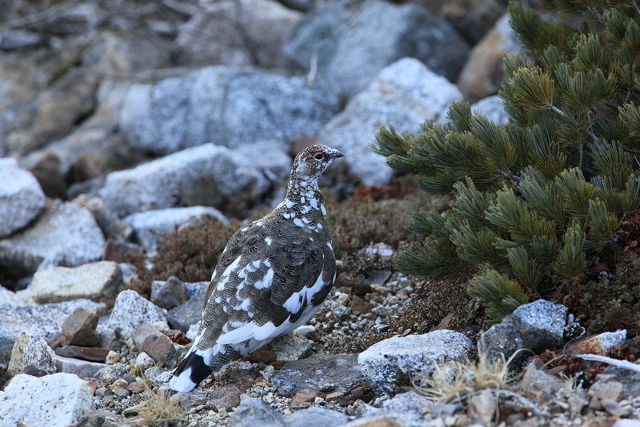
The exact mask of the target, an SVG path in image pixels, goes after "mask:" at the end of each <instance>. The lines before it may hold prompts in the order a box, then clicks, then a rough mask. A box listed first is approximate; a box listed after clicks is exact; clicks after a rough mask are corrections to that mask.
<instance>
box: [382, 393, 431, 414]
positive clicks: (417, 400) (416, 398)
mask: <svg viewBox="0 0 640 427" xmlns="http://www.w3.org/2000/svg"><path fill="white" fill-rule="evenodd" d="M429 403H430V401H429V399H427V398H426V397H424V396H423V395H421V394H419V393H417V392H416V391H409V392H407V393H400V394H397V395H395V396H394V397H393V398H392V399H389V400H385V401H384V402H383V403H382V409H383V410H384V411H385V412H395V413H405V414H411V415H415V417H417V418H420V417H423V416H424V412H425V410H426V408H427V407H428V405H429Z"/></svg>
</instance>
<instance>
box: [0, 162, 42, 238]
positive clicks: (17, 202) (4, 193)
mask: <svg viewBox="0 0 640 427" xmlns="http://www.w3.org/2000/svg"><path fill="white" fill-rule="evenodd" d="M44 204H45V197H44V193H43V192H42V189H41V188H40V184H38V181H37V180H36V179H35V178H34V176H33V175H32V174H31V173H29V172H28V171H26V170H24V169H20V168H19V167H18V165H17V163H16V161H15V160H14V159H11V158H6V159H0V218H2V221H0V238H2V237H5V236H8V235H10V234H11V233H13V232H14V231H16V230H19V229H21V228H22V227H24V226H25V225H27V224H29V223H30V222H31V221H32V220H33V219H34V218H35V217H36V216H38V214H39V213H40V212H41V211H42V209H43V208H44Z"/></svg>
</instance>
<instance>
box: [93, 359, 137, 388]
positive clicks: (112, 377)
mask: <svg viewBox="0 0 640 427" xmlns="http://www.w3.org/2000/svg"><path fill="white" fill-rule="evenodd" d="M130 370H131V368H130V367H129V365H128V364H127V365H125V364H124V363H114V364H113V365H107V366H106V367H105V368H104V369H103V370H102V371H100V374H99V375H98V380H99V384H100V385H106V386H109V385H111V384H113V383H114V382H115V381H116V380H119V379H120V378H122V377H124V376H125V375H127V374H128V373H129V371H130Z"/></svg>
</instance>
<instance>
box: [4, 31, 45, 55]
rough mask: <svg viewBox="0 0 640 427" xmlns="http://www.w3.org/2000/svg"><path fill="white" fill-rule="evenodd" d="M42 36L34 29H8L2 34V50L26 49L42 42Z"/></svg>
mask: <svg viewBox="0 0 640 427" xmlns="http://www.w3.org/2000/svg"><path fill="white" fill-rule="evenodd" d="M42 41H43V40H42V36H41V35H40V34H37V33H34V32H33V31H27V30H22V29H19V28H16V29H13V30H6V31H3V32H2V34H0V50H8V51H11V50H17V51H19V50H26V49H31V48H34V47H37V46H38V45H40V44H41V43H42Z"/></svg>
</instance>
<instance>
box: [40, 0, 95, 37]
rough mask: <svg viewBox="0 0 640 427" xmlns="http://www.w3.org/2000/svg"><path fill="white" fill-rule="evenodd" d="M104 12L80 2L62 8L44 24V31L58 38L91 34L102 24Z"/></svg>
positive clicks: (92, 5)
mask: <svg viewBox="0 0 640 427" xmlns="http://www.w3.org/2000/svg"><path fill="white" fill-rule="evenodd" d="M103 16H104V12H103V11H102V10H101V9H100V8H99V7H98V6H97V5H96V4H93V3H89V2H80V3H77V4H74V5H72V6H71V7H66V8H60V9H58V10H57V11H56V12H55V13H53V14H51V15H50V16H49V19H47V20H46V21H45V22H44V30H45V31H46V32H48V33H50V34H53V35H58V36H69V35H74V34H85V33H89V32H91V31H92V30H93V29H94V28H95V27H96V26H97V24H98V23H99V22H100V20H101V19H102V17H103Z"/></svg>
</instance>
